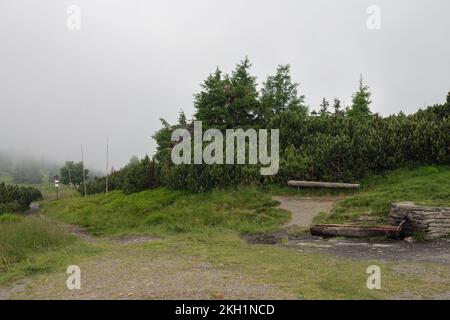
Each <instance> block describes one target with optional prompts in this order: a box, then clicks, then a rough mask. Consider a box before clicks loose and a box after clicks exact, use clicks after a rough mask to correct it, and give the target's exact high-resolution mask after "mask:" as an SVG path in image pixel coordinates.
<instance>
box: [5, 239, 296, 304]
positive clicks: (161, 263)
mask: <svg viewBox="0 0 450 320" xmlns="http://www.w3.org/2000/svg"><path fill="white" fill-rule="evenodd" d="M73 264H75V265H78V266H79V267H80V269H81V289H80V290H68V289H67V287H66V280H67V277H68V276H69V275H68V274H66V273H65V270H60V271H59V272H56V273H51V274H43V275H39V276H35V277H32V278H29V279H26V280H20V281H18V282H16V283H13V284H10V285H9V286H7V287H0V299H295V298H296V297H295V296H292V295H289V294H288V293H286V292H284V291H282V290H281V289H279V288H278V287H276V286H273V285H269V284H265V283H261V282H258V281H256V280H255V279H253V277H252V276H251V275H249V274H243V273H242V272H240V271H239V270H237V269H235V268H221V267H216V266H213V265H212V264H210V263H208V262H207V261H204V260H201V259H199V258H197V257H191V256H180V255H178V254H176V253H175V252H174V253H173V254H163V255H161V254H155V252H154V251H153V250H151V249H149V248H146V247H145V245H142V244H126V245H119V244H116V246H115V247H112V248H111V250H108V251H107V252H106V253H104V254H101V255H99V256H95V257H93V258H90V259H85V260H83V261H73Z"/></svg>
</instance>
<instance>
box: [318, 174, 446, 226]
mask: <svg viewBox="0 0 450 320" xmlns="http://www.w3.org/2000/svg"><path fill="white" fill-rule="evenodd" d="M401 201H412V202H415V203H416V204H423V205H429V206H450V167H446V166H441V167H439V166H428V167H422V168H419V169H402V170H396V171H393V172H390V173H387V174H385V175H380V176H372V177H370V178H368V179H366V180H365V181H363V183H362V190H361V191H360V192H359V193H357V194H356V195H353V196H351V197H349V198H347V199H345V200H343V201H341V202H340V203H339V204H338V205H337V207H336V208H335V209H334V210H333V212H332V213H331V214H325V213H324V214H321V215H319V216H318V217H316V219H315V223H345V222H358V218H359V217H361V216H370V217H373V218H374V219H375V220H374V222H376V223H386V221H387V217H388V214H389V209H390V206H391V204H392V203H394V202H401Z"/></svg>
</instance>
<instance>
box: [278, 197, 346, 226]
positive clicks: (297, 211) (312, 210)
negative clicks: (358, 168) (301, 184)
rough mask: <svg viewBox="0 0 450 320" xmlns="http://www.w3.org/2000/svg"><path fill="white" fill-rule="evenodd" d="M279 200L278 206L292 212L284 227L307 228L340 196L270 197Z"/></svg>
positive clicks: (328, 209) (329, 208)
mask: <svg viewBox="0 0 450 320" xmlns="http://www.w3.org/2000/svg"><path fill="white" fill-rule="evenodd" d="M272 199H273V200H275V201H278V202H280V206H279V208H281V209H285V210H287V211H289V212H291V214H292V218H291V220H290V221H289V222H288V223H287V224H286V225H285V227H293V226H298V227H304V228H308V227H309V226H310V225H311V224H312V221H313V219H314V217H315V216H317V215H318V214H319V213H321V212H326V211H330V210H331V209H333V207H334V206H335V205H336V203H337V201H339V200H340V199H341V198H338V197H335V198H329V197H320V198H309V197H308V198H304V197H292V196H275V197H273V198H272Z"/></svg>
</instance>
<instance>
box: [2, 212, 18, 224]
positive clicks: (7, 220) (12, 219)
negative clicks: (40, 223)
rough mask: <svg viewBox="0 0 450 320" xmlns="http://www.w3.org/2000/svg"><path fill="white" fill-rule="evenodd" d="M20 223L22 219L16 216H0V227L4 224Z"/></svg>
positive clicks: (7, 214)
mask: <svg viewBox="0 0 450 320" xmlns="http://www.w3.org/2000/svg"><path fill="white" fill-rule="evenodd" d="M20 221H22V217H21V216H19V215H17V214H12V213H4V214H0V225H1V224H6V223H16V222H20Z"/></svg>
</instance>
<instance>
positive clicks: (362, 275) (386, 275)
mask: <svg viewBox="0 0 450 320" xmlns="http://www.w3.org/2000/svg"><path fill="white" fill-rule="evenodd" d="M146 248H147V249H148V250H151V252H152V256H155V257H156V256H161V255H162V256H164V255H166V256H167V258H168V259H170V257H173V256H174V255H176V256H178V257H179V256H181V257H186V259H198V260H200V261H207V262H209V263H211V264H213V265H214V266H215V267H216V268H219V269H223V270H227V271H231V272H233V271H235V273H236V274H244V275H248V276H250V277H251V279H253V281H254V283H256V284H258V285H261V286H264V285H270V286H274V287H276V288H280V289H281V290H283V291H284V292H287V293H290V294H292V295H293V297H294V298H302V299H386V298H389V297H392V296H395V295H397V294H400V293H403V292H405V291H406V292H408V293H412V294H414V295H417V296H420V297H424V298H426V297H430V296H432V295H433V294H435V293H439V292H445V291H446V290H447V288H448V285H449V281H450V269H449V268H448V267H447V266H438V265H432V264H427V265H426V264H421V265H420V268H419V269H420V270H423V272H421V273H420V274H418V273H410V274H408V273H406V274H400V273H398V272H397V271H396V270H397V269H402V267H403V264H402V262H382V261H364V260H352V259H342V258H338V257H335V256H333V255H325V254H320V253H313V252H308V251H306V250H305V251H302V250H298V249H295V248H289V247H282V246H273V245H252V244H248V243H246V242H245V241H244V240H242V239H241V238H239V237H238V236H237V235H236V234H235V233H232V232H225V233H222V234H214V235H209V234H193V235H192V234H191V235H178V236H175V237H171V238H168V239H166V240H163V241H159V242H153V243H149V244H147V245H146ZM372 264H376V265H378V266H379V267H380V268H381V270H382V290H369V289H367V286H366V281H367V277H368V274H367V273H366V271H367V267H368V266H370V265H372ZM415 266H416V265H415V264H414V263H408V267H410V268H412V269H414V267H415ZM433 277H435V278H434V279H435V280H434V281H432V280H430V278H433ZM244 278H246V277H245V276H244ZM437 278H439V279H441V280H440V281H436V279H437Z"/></svg>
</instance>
